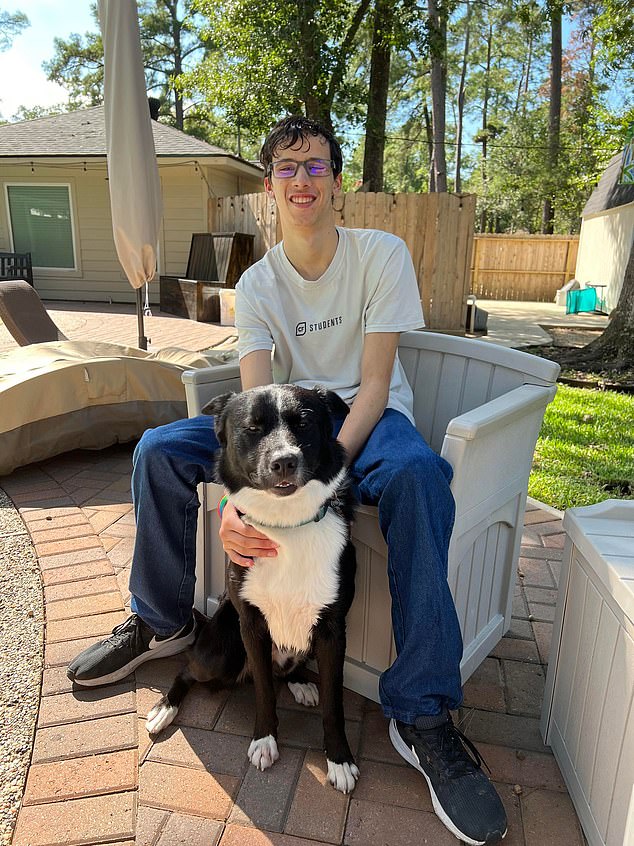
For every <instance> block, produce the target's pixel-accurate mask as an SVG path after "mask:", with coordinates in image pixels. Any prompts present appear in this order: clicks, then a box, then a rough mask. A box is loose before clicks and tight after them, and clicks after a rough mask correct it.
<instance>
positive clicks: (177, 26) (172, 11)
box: [165, 0, 185, 132]
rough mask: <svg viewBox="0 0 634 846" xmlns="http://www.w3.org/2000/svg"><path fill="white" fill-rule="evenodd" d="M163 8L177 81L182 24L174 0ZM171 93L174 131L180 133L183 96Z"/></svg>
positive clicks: (180, 63) (179, 71) (183, 124)
mask: <svg viewBox="0 0 634 846" xmlns="http://www.w3.org/2000/svg"><path fill="white" fill-rule="evenodd" d="M165 7H166V9H167V11H168V12H169V15H170V26H171V30H172V33H171V34H172V42H173V44H174V79H177V78H178V77H179V76H180V75H181V74H182V72H183V47H182V44H181V27H182V22H181V21H179V19H178V3H177V2H176V0H173V1H172V2H167V3H166V4H165ZM172 92H173V94H174V116H175V118H176V129H180V130H181V132H182V131H183V128H184V126H185V111H184V108H183V95H182V94H181V93H180V92H179V91H178V90H177V89H176V88H175V87H173V86H172Z"/></svg>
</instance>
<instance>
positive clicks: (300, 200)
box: [289, 197, 316, 206]
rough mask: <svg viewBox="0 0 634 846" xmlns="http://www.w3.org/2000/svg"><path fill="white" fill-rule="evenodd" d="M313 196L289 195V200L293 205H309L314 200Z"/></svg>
mask: <svg viewBox="0 0 634 846" xmlns="http://www.w3.org/2000/svg"><path fill="white" fill-rule="evenodd" d="M315 199H316V198H315V197H291V198H290V200H289V202H291V203H292V204H293V205H294V206H309V205H310V204H311V203H314V202H315Z"/></svg>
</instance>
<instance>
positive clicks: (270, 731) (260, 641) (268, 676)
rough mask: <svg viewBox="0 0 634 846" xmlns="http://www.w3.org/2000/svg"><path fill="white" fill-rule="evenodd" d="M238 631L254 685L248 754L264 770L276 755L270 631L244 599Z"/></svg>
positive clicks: (277, 754)
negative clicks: (251, 732) (251, 728)
mask: <svg viewBox="0 0 634 846" xmlns="http://www.w3.org/2000/svg"><path fill="white" fill-rule="evenodd" d="M240 632H241V634H242V642H243V643H244V648H245V649H246V652H247V660H248V663H249V668H250V670H251V674H252V676H253V685H254V687H255V703H256V710H255V728H254V730H253V740H252V741H251V745H250V746H249V751H248V752H247V755H248V757H249V760H250V761H251V763H252V764H253V766H254V767H256V768H257V769H259V770H266V769H267V768H268V767H270V766H272V765H273V764H274V763H275V761H277V759H278V758H279V752H278V749H277V739H276V738H277V713H276V710H275V688H274V686H273V665H272V661H271V647H272V643H271V635H270V634H269V629H268V626H267V625H266V621H265V620H264V617H263V616H262V614H261V613H260V611H259V610H258V609H257V608H255V607H254V606H253V605H248V604H247V603H244V604H243V606H242V609H241V611H240Z"/></svg>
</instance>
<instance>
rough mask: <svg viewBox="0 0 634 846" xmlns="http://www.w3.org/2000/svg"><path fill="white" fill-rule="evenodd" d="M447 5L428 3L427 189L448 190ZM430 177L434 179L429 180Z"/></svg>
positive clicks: (430, 0) (438, 1)
mask: <svg viewBox="0 0 634 846" xmlns="http://www.w3.org/2000/svg"><path fill="white" fill-rule="evenodd" d="M447 16H448V12H447V6H446V5H445V3H444V2H443V0H427V24H428V29H429V54H430V61H431V104H432V132H433V145H434V148H433V152H432V165H431V170H430V190H433V191H438V192H446V191H447V156H446V153H445V104H446V98H447ZM432 175H433V178H432Z"/></svg>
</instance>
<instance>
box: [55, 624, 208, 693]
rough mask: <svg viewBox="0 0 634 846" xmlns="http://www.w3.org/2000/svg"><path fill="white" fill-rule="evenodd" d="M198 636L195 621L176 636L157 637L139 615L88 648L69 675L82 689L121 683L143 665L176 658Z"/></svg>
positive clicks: (77, 659) (81, 653) (80, 655)
mask: <svg viewBox="0 0 634 846" xmlns="http://www.w3.org/2000/svg"><path fill="white" fill-rule="evenodd" d="M195 637H196V623H195V621H194V618H193V617H192V618H191V620H190V621H189V622H188V623H187V624H186V625H184V626H183V628H182V629H180V630H179V631H177V632H176V633H175V634H173V635H167V636H162V635H157V634H156V633H155V632H154V631H153V630H152V629H151V628H150V627H149V626H148V625H147V624H146V623H144V622H143V620H142V619H141V618H140V617H139V616H138V614H132V615H131V616H130V617H128V619H127V620H126V621H125V622H123V623H121V624H120V625H118V626H116V627H115V628H114V629H113V630H112V634H111V635H110V637H108V638H106V640H102V641H100V642H99V643H94V644H93V645H92V646H89V647H88V649H84V651H83V652H80V653H79V655H78V656H77V657H76V658H75V660H74V661H72V662H71V663H70V665H69V667H68V670H67V671H66V675H67V676H68V678H69V679H71V681H74V682H75V684H79V685H81V686H82V687H97V686H98V685H100V684H112V683H113V682H117V681H121V679H124V678H125V677H126V676H127V675H129V674H130V673H131V672H132V671H133V670H135V669H136V668H137V667H138V666H139V664H143V663H144V662H145V661H152V660H153V659H154V658H164V657H165V656H166V655H176V653H177V652H183V651H184V650H185V649H187V647H188V646H191V645H192V643H193V642H194V639H195Z"/></svg>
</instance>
